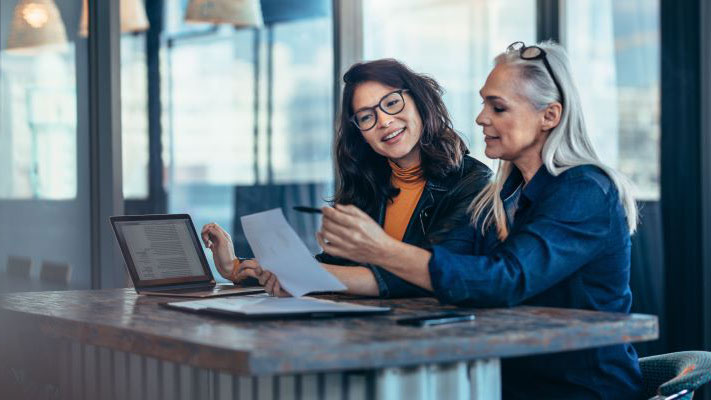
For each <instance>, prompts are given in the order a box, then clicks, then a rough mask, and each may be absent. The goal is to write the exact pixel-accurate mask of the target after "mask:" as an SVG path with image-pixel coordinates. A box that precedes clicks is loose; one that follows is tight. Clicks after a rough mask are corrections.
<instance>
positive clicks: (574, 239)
mask: <svg viewBox="0 0 711 400" xmlns="http://www.w3.org/2000/svg"><path fill="white" fill-rule="evenodd" d="M522 181H523V179H522V176H521V173H520V171H518V170H517V169H516V168H514V170H513V172H512V173H511V175H510V176H509V178H508V179H507V181H506V182H505V184H504V186H503V188H502V191H501V198H502V200H506V199H509V198H511V197H512V194H515V191H516V190H517V189H518V188H519V187H520V185H521V183H522ZM513 197H514V198H515V197H516V196H513ZM517 200H518V201H516V202H512V201H508V202H505V205H506V208H507V209H509V210H510V209H511V207H515V213H513V220H512V221H509V225H508V229H509V235H508V237H507V238H506V240H504V241H503V242H501V241H499V240H498V239H497V238H496V230H495V229H494V228H492V229H489V230H488V231H487V232H486V234H484V235H482V234H481V231H480V229H475V228H474V227H472V226H463V227H460V228H458V229H456V230H454V231H452V232H451V233H450V236H449V239H448V240H445V241H443V242H441V243H440V244H439V245H436V246H433V247H432V249H431V250H432V258H431V259H430V263H429V271H430V277H431V280H432V286H433V289H434V293H435V295H436V296H437V298H438V299H439V300H440V301H441V302H442V303H448V304H459V305H469V306H475V307H508V306H514V305H519V304H525V305H535V306H548V307H566V308H578V309H587V310H599V311H612V312H622V313H628V312H629V310H630V306H631V304H632V293H631V292H630V288H629V275H630V236H629V229H628V226H627V221H626V217H625V212H624V209H623V207H622V205H621V202H620V199H619V194H618V191H617V189H616V187H615V185H614V183H613V182H612V181H611V180H610V178H609V177H608V176H607V175H606V174H605V173H604V172H603V171H602V170H600V169H599V168H597V167H594V166H591V165H586V166H578V167H574V168H571V169H569V170H567V171H565V172H563V173H562V174H560V175H559V176H557V177H555V176H553V175H551V174H550V173H549V172H548V170H547V169H546V168H545V166H543V167H541V168H540V169H539V170H538V172H537V173H536V174H535V175H534V177H533V178H532V179H531V180H530V181H529V182H528V184H527V185H526V186H525V187H523V189H522V190H521V192H520V194H519V196H518V199H517ZM542 366H545V368H542ZM502 374H503V375H502V379H503V390H504V398H551V399H552V398H576V399H577V398H604V399H616V398H621V399H622V398H625V399H632V398H638V397H639V395H640V391H641V374H640V371H639V365H638V361H637V354H636V352H635V350H634V348H633V347H632V346H631V345H629V344H622V345H614V346H607V347H601V348H595V349H590V350H582V351H575V352H567V353H557V354H551V355H542V356H532V357H520V358H513V359H508V360H504V361H503V362H502Z"/></svg>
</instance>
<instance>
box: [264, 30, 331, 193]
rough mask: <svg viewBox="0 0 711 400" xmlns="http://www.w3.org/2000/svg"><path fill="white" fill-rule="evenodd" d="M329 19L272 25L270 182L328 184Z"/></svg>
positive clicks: (329, 175)
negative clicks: (272, 178)
mask: <svg viewBox="0 0 711 400" xmlns="http://www.w3.org/2000/svg"><path fill="white" fill-rule="evenodd" d="M332 30H333V28H332V23H331V19H330V18H319V19H308V20H305V21H297V22H291V23H285V24H281V25H276V26H275V27H274V49H273V54H274V60H273V63H274V81H273V82H274V112H273V115H272V121H273V122H272V123H273V134H272V143H273V149H272V160H273V168H274V181H275V182H277V183H287V182H331V181H332V179H333V167H332V165H331V139H332V137H333V80H332V79H330V77H331V76H332V75H333V45H332V38H331V36H332Z"/></svg>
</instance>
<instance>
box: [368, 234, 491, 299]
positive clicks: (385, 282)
mask: <svg viewBox="0 0 711 400" xmlns="http://www.w3.org/2000/svg"><path fill="white" fill-rule="evenodd" d="M479 244H480V236H479V237H477V236H476V235H473V234H472V230H471V228H470V227H469V226H468V225H466V224H462V225H461V226H459V227H457V228H455V229H453V230H451V231H450V232H449V233H448V234H447V236H446V239H445V240H443V241H442V242H441V243H440V245H439V247H441V248H444V249H447V250H448V251H450V252H451V253H452V254H471V253H472V252H474V251H476V246H477V245H479ZM424 248H425V250H430V249H429V247H427V246H426V247H424ZM368 267H369V268H370V270H371V271H372V272H373V275H374V276H375V281H376V282H377V283H378V291H379V292H380V293H379V294H380V297H383V298H393V297H417V296H432V292H430V291H429V290H425V289H423V288H421V287H419V286H417V285H413V284H411V283H409V282H407V281H406V280H404V279H402V278H400V277H399V276H397V275H395V274H393V273H391V272H389V271H387V270H385V269H383V268H381V267H378V266H375V265H368Z"/></svg>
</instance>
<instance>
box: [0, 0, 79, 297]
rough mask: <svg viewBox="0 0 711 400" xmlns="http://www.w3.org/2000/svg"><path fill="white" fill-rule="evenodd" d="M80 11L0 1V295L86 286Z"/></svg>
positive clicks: (73, 6) (55, 1)
mask: <svg viewBox="0 0 711 400" xmlns="http://www.w3.org/2000/svg"><path fill="white" fill-rule="evenodd" d="M81 11H82V2H81V1H75V0H71V1H70V0H44V1H36V0H32V1H31V0H2V1H0V292H5V291H25V290H45V289H51V290H58V289H66V288H88V287H89V286H90V281H91V272H90V267H89V264H90V248H89V247H88V246H87V243H90V238H89V235H90V228H89V221H90V213H89V210H90V207H89V191H88V187H89V174H88V159H89V157H88V149H89V135H88V125H89V124H88V120H89V119H88V101H87V97H88V76H89V73H88V68H87V66H88V61H87V60H88V59H87V54H88V52H87V40H86V37H85V36H81V35H80V34H79V25H80V16H81ZM52 272H58V273H57V274H56V275H54V276H57V277H60V278H61V282H50V281H49V280H47V279H45V278H47V277H48V276H51V275H53V274H52Z"/></svg>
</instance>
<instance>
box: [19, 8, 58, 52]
mask: <svg viewBox="0 0 711 400" xmlns="http://www.w3.org/2000/svg"><path fill="white" fill-rule="evenodd" d="M65 43H67V31H66V29H65V28H64V22H62V16H61V15H60V14H59V9H58V8H57V5H56V4H54V1H53V0H22V1H20V3H19V4H17V6H16V7H15V13H14V14H13V18H12V27H11V28H10V36H9V37H8V39H7V49H8V50H21V49H30V48H34V47H40V46H47V45H60V44H65Z"/></svg>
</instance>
